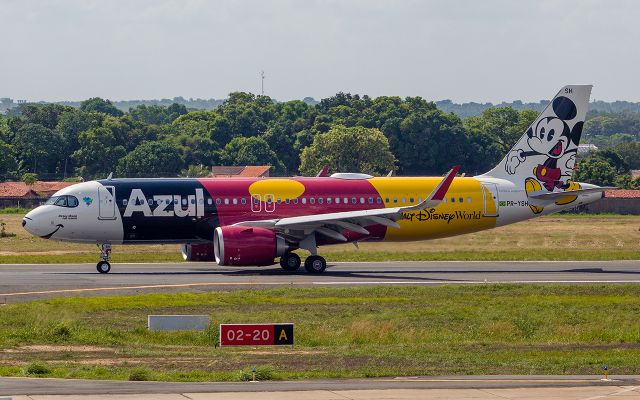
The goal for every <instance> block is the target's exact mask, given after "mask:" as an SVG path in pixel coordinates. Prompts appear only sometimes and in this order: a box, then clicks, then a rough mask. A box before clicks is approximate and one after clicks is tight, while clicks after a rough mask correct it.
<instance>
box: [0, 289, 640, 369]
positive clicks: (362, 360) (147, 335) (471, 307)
mask: <svg viewBox="0 0 640 400" xmlns="http://www.w3.org/2000/svg"><path fill="white" fill-rule="evenodd" d="M169 313H170V314H208V315H210V316H211V319H212V322H213V324H212V327H211V328H210V329H209V330H208V331H205V332H163V333H159V332H150V331H148V330H147V329H146V318H147V314H169ZM639 313H640V286H639V285H588V286H587V285H585V286H537V285H482V286H439V287H366V288H348V289H345V288H322V289H318V288H316V289H300V288H295V289H273V290H260V291H233V292H216V293H211V294H171V295H165V294H154V295H137V296H127V297H94V298H73V299H56V300H47V301H39V302H32V303H21V304H14V305H4V306H0V375H4V376H21V375H30V376H48V377H64V378H92V379H152V380H177V381H200V380H238V379H241V378H242V372H241V371H245V372H246V371H248V370H250V369H251V368H252V367H258V369H259V372H260V375H261V377H262V378H263V379H296V378H319V377H372V376H408V375H441V374H598V373H600V372H601V366H602V365H603V364H605V363H606V364H608V365H609V366H610V368H611V372H612V373H615V374H638V373H640V364H639V363H638V360H640V319H638V318H636V316H637V315H638V314H639ZM221 322H236V323H247V322H293V323H295V324H296V345H295V347H293V348H290V347H287V348H272V347H266V348H246V349H242V348H217V347H216V346H215V345H216V343H217V342H218V332H217V325H216V324H218V323H221Z"/></svg>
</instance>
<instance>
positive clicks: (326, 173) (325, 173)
mask: <svg viewBox="0 0 640 400" xmlns="http://www.w3.org/2000/svg"><path fill="white" fill-rule="evenodd" d="M325 176H329V166H328V165H325V166H324V167H322V169H321V170H320V172H318V175H316V177H317V178H322V177H325Z"/></svg>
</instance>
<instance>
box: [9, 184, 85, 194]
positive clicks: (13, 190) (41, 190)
mask: <svg viewBox="0 0 640 400" xmlns="http://www.w3.org/2000/svg"><path fill="white" fill-rule="evenodd" d="M75 183H76V182H58V181H37V182H36V183H34V184H33V185H32V186H29V185H27V184H26V183H24V182H0V197H40V196H41V197H48V196H51V195H52V194H54V193H55V192H57V191H58V190H60V189H64V188H66V187H67V186H71V185H73V184H75Z"/></svg>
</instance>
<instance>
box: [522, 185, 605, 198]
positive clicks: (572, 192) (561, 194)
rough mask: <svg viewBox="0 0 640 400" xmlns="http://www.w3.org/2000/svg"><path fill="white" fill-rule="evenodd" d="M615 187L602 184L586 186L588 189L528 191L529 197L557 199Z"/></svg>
mask: <svg viewBox="0 0 640 400" xmlns="http://www.w3.org/2000/svg"><path fill="white" fill-rule="evenodd" d="M610 189H617V188H616V187H611V186H604V187H596V188H588V189H577V190H567V191H564V192H547V193H540V192H538V193H535V192H534V193H530V194H529V197H530V198H534V199H538V200H557V199H560V198H563V197H567V196H578V195H581V194H590V193H597V192H604V191H605V190H610Z"/></svg>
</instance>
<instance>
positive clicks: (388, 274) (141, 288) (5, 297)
mask: <svg viewBox="0 0 640 400" xmlns="http://www.w3.org/2000/svg"><path fill="white" fill-rule="evenodd" d="M493 282H512V283H537V284H547V283H559V284H584V283H640V261H560V262H557V261H556V262H464V261H461V262H455V261H435V262H362V263H333V264H330V265H329V267H328V268H327V270H326V271H325V272H324V273H323V274H320V275H311V274H308V273H306V272H305V270H304V268H301V269H300V270H299V271H298V272H296V273H293V274H292V273H287V272H285V271H283V270H282V269H280V267H278V266H273V267H267V268H264V267H263V268H239V267H238V268H229V267H220V266H218V265H216V264H214V263H177V264H114V265H113V266H112V269H111V272H110V273H109V274H99V273H97V272H96V270H95V266H94V265H93V264H44V265H34V264H20V265H12V264H5V265H0V304H3V303H7V304H8V303H15V302H21V301H28V300H33V299H42V298H52V297H62V296H96V295H120V294H134V293H150V292H187V291H188V292H210V291H215V290H233V289H246V288H268V287H283V286H286V287H293V286H311V287H323V286H338V287H344V286H357V285H439V284H469V285H472V284H484V283H493Z"/></svg>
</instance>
